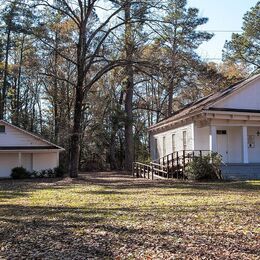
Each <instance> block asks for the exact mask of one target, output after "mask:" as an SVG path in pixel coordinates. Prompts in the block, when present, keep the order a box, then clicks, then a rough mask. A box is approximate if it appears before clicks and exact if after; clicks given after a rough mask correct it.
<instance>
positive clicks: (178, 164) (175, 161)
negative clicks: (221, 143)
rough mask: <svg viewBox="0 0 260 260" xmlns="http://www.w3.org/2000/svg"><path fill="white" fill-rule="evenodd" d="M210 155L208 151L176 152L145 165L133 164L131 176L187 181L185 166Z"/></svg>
mask: <svg viewBox="0 0 260 260" xmlns="http://www.w3.org/2000/svg"><path fill="white" fill-rule="evenodd" d="M208 154H211V151H209V150H184V151H178V152H174V153H171V154H168V155H166V156H163V157H161V158H159V159H157V160H154V161H152V162H150V163H149V164H147V163H141V162H134V163H133V176H134V177H136V178H147V179H152V180H154V179H169V178H176V179H187V175H186V174H185V169H186V166H187V165H188V163H189V162H191V161H192V160H193V159H194V158H196V157H202V156H205V155H208Z"/></svg>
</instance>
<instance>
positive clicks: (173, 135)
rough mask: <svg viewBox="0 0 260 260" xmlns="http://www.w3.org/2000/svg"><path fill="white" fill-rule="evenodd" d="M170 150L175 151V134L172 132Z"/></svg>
mask: <svg viewBox="0 0 260 260" xmlns="http://www.w3.org/2000/svg"><path fill="white" fill-rule="evenodd" d="M172 152H173V153H174V152H176V141H175V134H172Z"/></svg>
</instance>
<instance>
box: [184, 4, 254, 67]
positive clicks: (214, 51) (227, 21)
mask: <svg viewBox="0 0 260 260" xmlns="http://www.w3.org/2000/svg"><path fill="white" fill-rule="evenodd" d="M257 1H258V0H188V6H189V7H196V8H198V9H199V10H200V16H203V17H208V18H209V21H208V22H207V24H205V25H203V26H200V27H199V29H201V30H216V31H234V32H237V31H238V32H240V31H241V27H242V24H243V16H244V14H245V13H246V12H247V11H249V10H250V8H251V7H253V6H255V5H256V3H257ZM231 35H232V32H215V36H214V37H213V38H212V39H211V40H210V41H208V42H207V43H203V44H202V45H201V46H200V47H199V49H198V53H199V54H200V55H201V56H202V58H204V59H209V60H210V61H215V62H219V61H221V57H222V49H223V46H224V43H225V41H226V40H230V39H231Z"/></svg>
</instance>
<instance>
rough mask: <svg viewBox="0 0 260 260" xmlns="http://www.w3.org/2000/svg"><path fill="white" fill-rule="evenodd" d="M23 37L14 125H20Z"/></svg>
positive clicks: (23, 39) (23, 38)
mask: <svg viewBox="0 0 260 260" xmlns="http://www.w3.org/2000/svg"><path fill="white" fill-rule="evenodd" d="M24 41H25V35H23V37H22V44H21V50H20V60H19V70H18V83H17V88H16V101H15V124H16V125H17V126H19V125H20V89H21V75H22V64H23V51H24Z"/></svg>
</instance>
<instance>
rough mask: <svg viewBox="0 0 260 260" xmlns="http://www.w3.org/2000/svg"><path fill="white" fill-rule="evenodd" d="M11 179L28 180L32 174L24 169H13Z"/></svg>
mask: <svg viewBox="0 0 260 260" xmlns="http://www.w3.org/2000/svg"><path fill="white" fill-rule="evenodd" d="M11 178H13V179H27V178H30V173H29V172H28V171H27V170H26V169H25V168H23V167H15V168H13V169H12V172H11Z"/></svg>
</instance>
